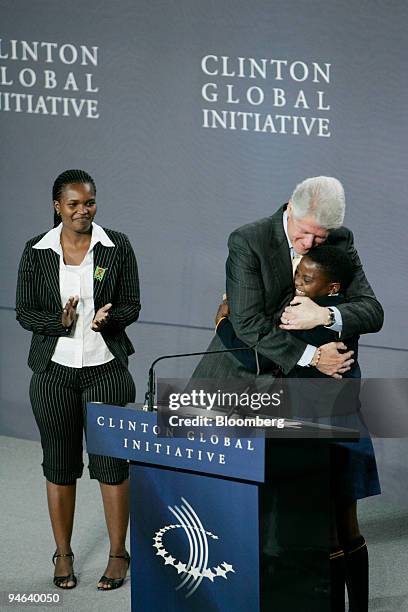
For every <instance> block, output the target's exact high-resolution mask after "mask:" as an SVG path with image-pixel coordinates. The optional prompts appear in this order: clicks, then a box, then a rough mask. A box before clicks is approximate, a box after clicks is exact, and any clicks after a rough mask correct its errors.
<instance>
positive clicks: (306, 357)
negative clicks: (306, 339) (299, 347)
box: [297, 344, 316, 367]
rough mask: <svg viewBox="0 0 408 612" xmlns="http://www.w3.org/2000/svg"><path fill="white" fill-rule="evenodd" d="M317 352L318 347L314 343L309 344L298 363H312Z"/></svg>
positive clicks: (301, 364)
mask: <svg viewBox="0 0 408 612" xmlns="http://www.w3.org/2000/svg"><path fill="white" fill-rule="evenodd" d="M315 352H316V347H315V346H313V345H312V344H308V345H307V347H306V348H305V350H304V352H303V355H302V356H301V358H300V359H299V361H298V362H297V364H298V365H299V366H302V367H305V366H308V365H310V362H311V361H312V359H313V356H314V354H315Z"/></svg>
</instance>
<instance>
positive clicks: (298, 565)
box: [193, 177, 383, 612]
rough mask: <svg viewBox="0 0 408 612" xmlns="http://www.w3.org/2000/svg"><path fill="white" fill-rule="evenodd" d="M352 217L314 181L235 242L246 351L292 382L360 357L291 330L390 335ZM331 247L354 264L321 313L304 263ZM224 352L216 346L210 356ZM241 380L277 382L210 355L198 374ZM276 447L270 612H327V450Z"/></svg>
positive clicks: (272, 449) (239, 319) (340, 194)
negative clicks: (305, 290) (298, 273)
mask: <svg viewBox="0 0 408 612" xmlns="http://www.w3.org/2000/svg"><path fill="white" fill-rule="evenodd" d="M344 211H345V198H344V191H343V187H342V185H341V183H340V182H339V181H338V180H336V179H334V178H332V177H314V178H309V179H306V180H305V181H303V182H302V183H300V184H299V185H298V186H297V187H296V188H295V190H294V192H293V194H292V196H291V198H290V201H289V203H288V204H285V205H284V206H282V207H281V208H279V209H278V210H277V211H276V212H275V214H274V215H272V216H271V217H267V218H265V219H261V220H259V221H255V222H254V223H250V224H248V225H245V226H243V227H240V228H238V229H237V230H235V231H234V232H232V234H231V236H230V237H229V240H228V248H229V255H228V260H227V263H226V289H227V296H228V304H229V308H230V320H231V322H232V325H233V327H234V330H235V333H236V335H237V336H238V337H239V338H240V339H241V340H243V341H244V342H245V343H246V344H247V345H250V346H253V345H254V344H257V350H258V352H259V353H261V354H262V355H265V356H266V357H267V358H268V359H270V360H272V361H273V362H274V363H276V364H277V366H279V367H280V368H281V369H282V370H283V372H284V373H287V372H289V371H290V370H292V368H294V367H295V366H296V365H299V366H303V367H310V366H312V367H316V368H317V369H318V370H319V371H320V372H322V373H324V374H327V375H329V376H333V377H334V378H341V377H342V375H343V374H344V373H345V372H347V371H348V370H349V369H350V367H351V365H352V363H353V359H352V351H345V349H346V345H345V344H343V342H341V341H339V342H330V343H328V344H325V345H323V346H321V347H315V346H312V345H308V344H306V343H305V342H303V341H302V340H300V339H299V338H296V337H295V336H294V335H293V334H290V333H288V332H289V331H290V330H295V329H304V330H306V329H312V328H314V327H316V326H318V325H324V326H326V327H328V328H331V329H332V330H333V331H337V332H338V333H339V337H340V340H342V339H347V338H348V337H351V336H356V335H358V334H362V333H370V332H376V331H378V330H379V329H380V328H381V326H382V323H383V310H382V307H381V305H380V304H379V302H378V301H377V299H376V297H375V295H374V293H373V291H372V289H371V287H370V285H369V283H368V281H367V279H366V277H365V274H364V271H363V268H362V265H361V262H360V259H359V257H358V254H357V251H356V249H355V248H354V244H353V234H352V232H351V231H350V230H348V229H347V228H345V227H342V223H343V218H344ZM323 243H326V244H330V245H333V246H337V247H338V248H341V249H344V250H345V251H346V252H347V253H348V255H349V257H350V259H351V261H352V263H353V279H352V281H351V283H350V285H349V286H348V289H347V291H346V294H345V298H346V302H345V303H344V304H339V305H338V306H337V307H333V308H328V307H322V306H318V305H317V304H315V303H313V302H312V301H311V300H310V299H309V298H307V297H306V296H304V295H302V294H301V293H299V292H298V293H297V295H295V297H294V298H293V274H294V270H295V269H296V264H297V263H298V262H299V261H300V258H301V256H303V255H305V254H306V253H307V252H308V251H309V250H310V249H311V248H312V247H315V246H318V245H320V244H323ZM292 298H293V299H292ZM289 302H290V304H289ZM223 348H224V346H223V344H222V343H221V341H220V340H219V339H218V338H217V337H215V338H214V339H213V340H212V342H211V344H210V347H209V350H221V349H223ZM341 351H343V352H341ZM238 377H240V378H242V377H244V378H246V379H250V378H252V379H253V380H256V381H257V383H262V378H264V381H265V382H266V383H267V384H270V382H271V374H264V375H259V376H256V375H255V374H251V373H250V372H248V371H247V370H245V368H244V366H243V365H241V364H240V363H239V361H238V360H237V359H235V357H233V356H232V355H231V354H222V355H221V356H220V355H207V356H205V357H204V358H203V359H202V360H201V362H200V363H199V365H198V366H197V368H196V370H195V372H194V374H193V378H202V379H215V381H216V380H219V379H223V378H238ZM270 442H271V445H270V446H269V448H268V454H267V458H266V463H267V465H266V471H267V474H268V472H269V482H268V483H267V484H266V485H265V486H264V488H263V489H262V490H261V496H260V503H261V518H260V523H261V542H262V559H263V563H262V566H261V567H262V579H261V592H262V598H263V601H264V602H265V605H266V606H269V605H270V602H271V601H272V600H273V602H274V604H275V605H277V607H278V609H284V610H285V612H291V611H292V610H296V611H297V610H299V609H305V607H309V609H314V610H316V612H317V610H321V609H324V610H326V609H328V607H327V606H328V605H329V593H330V588H327V585H328V576H327V572H328V563H327V558H328V557H327V554H326V553H325V552H324V549H325V547H326V546H328V542H327V538H328V533H329V528H330V525H329V506H328V500H329V493H328V491H329V481H328V473H327V471H326V470H327V460H326V459H325V458H324V451H325V449H321V448H320V447H319V446H318V445H317V446H316V445H314V444H312V441H305V443H302V442H300V441H299V442H298V443H297V444H296V445H295V444H289V443H285V442H284V440H283V441H282V444H279V443H277V442H279V441H274V440H271V441H270ZM326 450H327V449H326ZM311 466H312V467H311ZM322 550H323V553H322ZM313 566H314V567H315V570H314V571H311V568H312V567H313ZM332 588H333V584H332ZM343 591H344V588H343ZM332 592H333V593H334V591H332ZM280 605H281V607H279V606H280ZM320 606H323V607H320ZM341 606H342V603H341V600H337V601H333V600H332V609H333V610H334V609H336V610H340V609H343V610H344V606H343V608H341Z"/></svg>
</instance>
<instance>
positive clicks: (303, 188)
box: [290, 176, 346, 229]
mask: <svg viewBox="0 0 408 612" xmlns="http://www.w3.org/2000/svg"><path fill="white" fill-rule="evenodd" d="M290 202H292V212H293V215H294V217H295V218H296V219H302V218H303V217H305V216H306V215H313V217H314V218H315V219H316V223H317V225H320V227H322V228H324V229H336V228H338V227H340V226H341V225H343V219H344V212H345V208H346V200H345V197H344V189H343V185H342V184H341V183H340V181H338V180H337V179H336V178H334V177H332V176H314V177H312V178H308V179H305V180H304V181H302V182H301V183H299V185H297V186H296V188H295V190H294V192H293V194H292V196H291V198H290Z"/></svg>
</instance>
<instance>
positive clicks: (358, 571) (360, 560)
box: [344, 536, 368, 612]
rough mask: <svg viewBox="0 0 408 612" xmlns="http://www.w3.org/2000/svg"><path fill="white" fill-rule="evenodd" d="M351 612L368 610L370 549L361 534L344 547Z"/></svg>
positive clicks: (366, 611) (365, 611)
mask: <svg viewBox="0 0 408 612" xmlns="http://www.w3.org/2000/svg"><path fill="white" fill-rule="evenodd" d="M344 552H345V565H346V584H347V592H348V596H349V603H350V608H349V610H350V612H368V551H367V545H366V542H365V539H364V538H363V536H360V537H359V538H357V539H356V540H354V541H353V542H349V543H348V545H347V546H345V547H344Z"/></svg>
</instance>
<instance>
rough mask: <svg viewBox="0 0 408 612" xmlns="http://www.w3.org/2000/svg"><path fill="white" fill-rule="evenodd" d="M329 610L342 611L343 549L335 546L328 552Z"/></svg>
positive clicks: (343, 584) (343, 600) (343, 583)
mask: <svg viewBox="0 0 408 612" xmlns="http://www.w3.org/2000/svg"><path fill="white" fill-rule="evenodd" d="M330 582H331V597H330V602H331V605H330V610H331V612H344V605H345V597H344V589H345V561H344V551H343V549H342V548H340V547H337V548H335V549H334V550H332V552H331V553H330Z"/></svg>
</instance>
